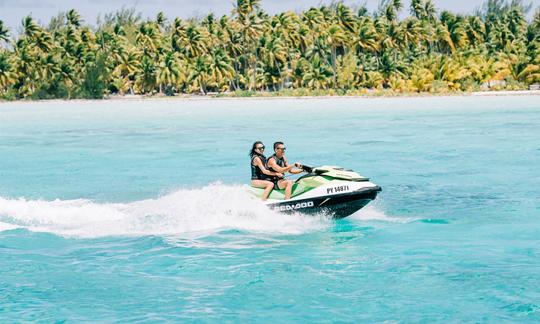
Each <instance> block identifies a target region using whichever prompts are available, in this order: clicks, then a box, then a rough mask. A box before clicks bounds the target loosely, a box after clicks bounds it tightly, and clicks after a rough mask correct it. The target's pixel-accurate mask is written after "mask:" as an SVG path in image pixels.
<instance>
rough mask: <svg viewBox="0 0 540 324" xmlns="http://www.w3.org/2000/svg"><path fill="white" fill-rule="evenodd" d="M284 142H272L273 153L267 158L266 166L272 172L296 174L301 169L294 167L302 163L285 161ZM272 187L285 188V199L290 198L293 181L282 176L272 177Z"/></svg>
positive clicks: (299, 166) (298, 166)
mask: <svg viewBox="0 0 540 324" xmlns="http://www.w3.org/2000/svg"><path fill="white" fill-rule="evenodd" d="M286 149H287V148H285V144H283V142H275V143H274V155H272V156H271V157H270V158H269V159H268V160H267V162H266V163H267V165H268V168H269V169H270V170H271V171H273V172H279V173H282V174H283V175H285V173H286V172H289V173H292V174H298V173H301V172H302V169H295V168H294V167H295V166H296V167H297V168H301V167H302V165H301V164H300V163H298V162H296V163H295V164H294V165H289V162H287V158H286V157H285V150H286ZM273 181H274V188H275V189H282V190H283V189H285V199H291V194H292V186H293V183H294V182H293V181H292V180H286V179H283V177H274V179H273Z"/></svg>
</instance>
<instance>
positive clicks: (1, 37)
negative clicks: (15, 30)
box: [0, 20, 9, 43]
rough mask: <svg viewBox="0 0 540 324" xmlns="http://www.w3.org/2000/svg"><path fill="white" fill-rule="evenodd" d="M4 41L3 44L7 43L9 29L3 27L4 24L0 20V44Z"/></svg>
mask: <svg viewBox="0 0 540 324" xmlns="http://www.w3.org/2000/svg"><path fill="white" fill-rule="evenodd" d="M2 41H4V42H6V43H7V42H9V29H8V28H7V27H6V26H4V22H3V21H2V20H0V43H1V42H2Z"/></svg>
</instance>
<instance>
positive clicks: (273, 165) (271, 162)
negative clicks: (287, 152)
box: [268, 158, 293, 173]
mask: <svg viewBox="0 0 540 324" xmlns="http://www.w3.org/2000/svg"><path fill="white" fill-rule="evenodd" d="M268 165H269V166H270V167H271V168H272V169H273V170H275V171H277V172H279V173H285V172H289V170H290V169H292V168H293V166H292V165H290V166H286V167H284V168H282V167H280V166H279V165H278V164H277V163H276V160H275V159H274V158H270V159H269V160H268ZM285 165H287V161H285Z"/></svg>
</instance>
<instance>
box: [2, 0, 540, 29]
mask: <svg viewBox="0 0 540 324" xmlns="http://www.w3.org/2000/svg"><path fill="white" fill-rule="evenodd" d="M234 2H235V1H234V0H77V1H74V0H0V20H2V21H4V23H5V24H6V25H7V26H8V27H9V28H10V29H11V30H12V31H13V32H15V33H16V31H17V30H20V25H21V20H22V18H23V17H25V16H26V15H28V14H31V15H32V17H34V18H35V19H37V20H38V21H40V22H41V23H47V22H48V21H49V19H50V18H51V17H52V16H56V15H57V14H58V13H59V12H62V11H67V10H70V9H77V11H78V12H79V13H80V14H81V15H82V16H83V18H84V20H85V22H86V23H88V24H90V25H95V23H96V19H97V17H98V15H99V14H100V13H101V14H104V13H109V12H114V11H116V10H118V9H120V8H122V7H123V6H124V7H128V8H130V7H135V8H136V9H137V11H139V12H141V13H142V15H143V17H144V18H146V17H155V16H156V14H157V13H158V12H160V11H163V12H164V13H165V14H166V15H167V16H168V17H169V18H174V17H180V18H189V17H194V16H202V15H205V14H207V13H210V12H213V13H214V14H216V15H223V14H230V12H231V10H232V8H233V3H234ZM331 2H332V0H261V3H262V5H263V8H264V10H265V11H267V12H269V13H276V12H281V11H286V10H292V11H301V10H304V9H308V8H309V7H311V6H317V5H319V4H321V3H322V4H329V3H331ZM343 2H344V3H346V4H348V5H357V6H358V5H362V4H365V5H366V6H367V7H368V9H369V10H375V9H376V8H377V6H378V3H379V0H344V1H343ZM434 2H435V5H436V7H437V8H438V9H439V10H442V9H446V10H451V11H453V12H460V13H469V12H472V11H474V10H475V9H476V8H478V7H480V6H481V5H482V3H484V0H434ZM525 2H530V3H532V4H533V7H534V8H536V7H538V6H540V0H528V1H527V0H525ZM403 3H404V7H405V9H404V10H403V13H407V12H408V6H409V3H410V0H404V1H403ZM533 11H534V9H533Z"/></svg>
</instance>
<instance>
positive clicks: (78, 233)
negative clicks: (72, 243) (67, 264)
mask: <svg viewBox="0 0 540 324" xmlns="http://www.w3.org/2000/svg"><path fill="white" fill-rule="evenodd" d="M329 224H330V220H329V219H328V218H327V217H324V216H322V215H321V216H320V217H317V216H316V217H313V216H305V215H301V214H293V215H285V214H280V213H277V212H274V211H272V210H270V209H269V208H267V207H266V206H264V205H263V204H262V203H261V202H260V201H258V200H257V199H254V198H253V197H251V196H250V194H249V193H247V192H246V190H243V186H227V185H222V184H211V185H208V186H206V187H203V188H200V189H192V190H177V191H175V192H172V193H170V194H167V195H165V196H162V197H159V198H156V199H147V200H140V201H135V202H130V203H97V202H93V201H91V200H87V199H76V200H54V201H45V200H26V199H24V198H19V199H6V198H2V197H0V231H5V230H12V229H16V228H25V229H28V230H30V231H33V232H47V233H53V234H57V235H61V236H68V237H82V238H95V237H103V236H144V235H165V236H166V235H180V236H184V235H183V234H185V236H192V235H196V236H206V235H211V234H212V233H215V232H219V231H225V230H240V231H248V232H260V233H269V234H302V233H306V232H310V231H315V230H320V229H323V228H325V227H327V226H329Z"/></svg>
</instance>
